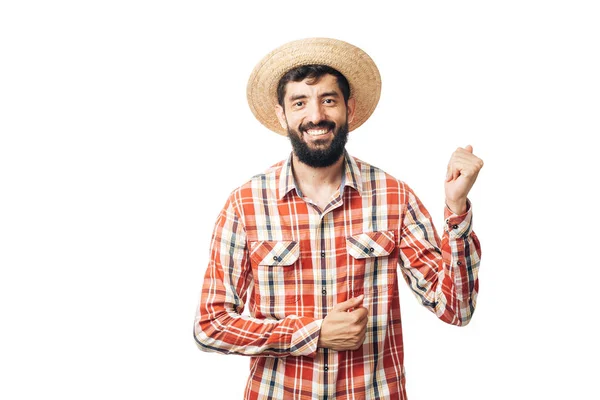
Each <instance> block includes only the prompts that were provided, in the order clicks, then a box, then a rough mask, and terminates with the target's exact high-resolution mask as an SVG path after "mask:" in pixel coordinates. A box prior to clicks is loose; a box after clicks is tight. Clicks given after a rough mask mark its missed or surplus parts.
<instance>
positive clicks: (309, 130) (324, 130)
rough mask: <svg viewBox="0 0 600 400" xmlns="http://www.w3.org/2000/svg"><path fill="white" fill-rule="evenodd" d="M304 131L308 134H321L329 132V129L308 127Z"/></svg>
mask: <svg viewBox="0 0 600 400" xmlns="http://www.w3.org/2000/svg"><path fill="white" fill-rule="evenodd" d="M304 132H305V133H307V134H308V135H310V136H321V135H324V134H326V133H327V132H329V129H308V130H306V131H304Z"/></svg>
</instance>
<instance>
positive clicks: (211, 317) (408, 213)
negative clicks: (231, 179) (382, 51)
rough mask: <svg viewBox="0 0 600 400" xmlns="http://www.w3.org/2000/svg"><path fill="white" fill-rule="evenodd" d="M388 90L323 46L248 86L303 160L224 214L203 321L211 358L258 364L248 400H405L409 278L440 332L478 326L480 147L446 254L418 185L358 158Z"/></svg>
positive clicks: (275, 64) (268, 64) (344, 53)
mask: <svg viewBox="0 0 600 400" xmlns="http://www.w3.org/2000/svg"><path fill="white" fill-rule="evenodd" d="M380 88H381V80H380V77H379V72H378V69H377V67H376V66H375V64H374V62H373V61H372V59H371V58H370V57H369V56H368V55H367V54H365V53H364V52H363V51H362V50H360V49H358V48H356V47H354V46H352V45H350V44H348V43H345V42H342V41H339V40H333V39H323V38H318V39H305V40H299V41H294V42H291V43H288V44H285V45H283V46H281V47H280V48H278V49H276V50H274V51H273V52H272V53H270V54H269V55H267V56H266V57H265V58H264V59H263V60H262V61H261V62H260V63H259V64H258V65H257V67H256V68H255V70H254V71H253V73H252V75H251V77H250V80H249V82H248V88H247V95H248V101H249V104H250V108H251V109H252V111H253V113H254V114H255V116H256V117H257V118H258V120H259V121H261V122H262V123H263V124H264V125H265V126H266V127H268V128H269V129H271V130H273V131H275V132H277V133H279V134H287V136H288V137H289V139H290V141H291V143H292V148H293V151H292V154H291V155H290V157H289V158H288V159H287V160H285V161H281V162H279V163H278V164H275V165H274V166H273V167H271V168H270V169H268V170H267V171H266V172H265V173H263V174H261V175H258V176H255V177H254V178H252V179H251V180H250V181H249V182H248V183H246V184H244V185H242V186H241V187H240V188H238V189H236V190H235V191H234V192H233V193H232V194H231V195H230V197H229V199H228V200H227V202H226V204H225V206H224V208H223V210H222V211H221V213H220V215H219V218H218V220H217V222H216V226H215V229H214V234H213V239H212V242H211V253H210V260H209V265H208V269H207V271H206V276H205V281H204V285H203V288H202V295H201V299H200V305H199V307H198V311H197V315H196V320H195V338H196V341H197V344H198V346H199V348H200V349H202V350H205V351H214V352H221V353H225V354H242V355H248V356H252V359H251V367H250V377H249V379H248V383H247V385H246V391H245V398H246V399H313V398H315V399H316V398H318V399H405V398H406V392H405V385H404V383H405V380H404V365H403V344H402V326H401V322H400V321H401V318H400V303H399V298H398V287H397V281H398V271H401V272H402V274H403V276H404V278H405V280H406V282H407V283H408V284H409V286H410V288H411V289H412V291H413V292H414V293H415V295H416V297H417V299H418V300H419V301H420V302H421V303H422V304H423V305H424V306H425V307H426V308H428V309H429V310H430V311H432V312H434V313H435V314H436V315H437V316H438V317H439V318H440V319H441V320H443V321H445V322H447V323H450V324H454V325H466V324H467V323H468V322H469V320H470V318H471V316H472V314H473V311H474V309H475V301H476V296H477V287H478V279H477V273H478V268H479V258H480V247H479V242H478V240H477V237H476V236H475V234H474V233H473V231H472V229H471V208H470V203H469V202H468V201H467V195H468V193H469V190H470V189H471V187H472V186H473V183H474V182H475V179H476V177H477V174H478V172H479V170H480V168H481V167H482V165H483V163H482V161H481V160H480V159H479V158H477V157H476V156H475V155H473V154H472V148H471V147H470V146H467V148H465V149H462V148H459V149H457V150H456V151H455V152H454V154H453V155H452V157H451V159H450V162H449V165H448V172H447V179H446V182H445V192H446V209H445V218H446V220H445V225H444V234H443V237H442V239H441V240H440V238H439V237H438V235H437V233H436V231H435V228H434V226H433V224H432V222H431V218H430V216H429V214H428V212H427V211H426V209H425V208H424V207H423V205H422V204H421V203H420V201H419V199H418V198H417V197H416V195H415V194H414V193H413V192H412V190H411V189H410V188H409V187H408V186H407V185H406V184H405V183H403V182H401V181H399V180H397V179H395V178H393V177H392V176H390V175H388V174H386V173H385V172H383V171H381V170H379V169H377V168H375V167H373V166H371V165H369V164H367V163H366V162H363V161H361V160H358V159H356V158H353V157H351V156H350V155H349V154H347V152H346V151H345V144H346V140H347V135H348V132H349V131H352V130H354V129H356V128H357V127H358V126H360V125H361V124H362V123H363V122H364V121H366V120H367V119H368V118H369V116H370V115H371V114H372V112H373V110H374V109H375V106H376V105H377V102H378V100H379V93H380ZM398 265H399V267H400V268H398ZM243 310H247V314H244V315H242V311H243Z"/></svg>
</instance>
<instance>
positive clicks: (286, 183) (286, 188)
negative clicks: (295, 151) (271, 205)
mask: <svg viewBox="0 0 600 400" xmlns="http://www.w3.org/2000/svg"><path fill="white" fill-rule="evenodd" d="M346 186H350V187H351V188H354V189H355V190H357V191H358V192H359V193H361V194H362V181H361V175H360V168H359V167H358V165H357V164H356V160H355V159H354V158H353V157H351V156H350V155H349V154H348V152H344V174H343V175H342V184H341V188H342V190H343V188H344V187H346ZM292 189H295V190H296V193H297V194H298V196H300V197H302V192H300V188H298V186H297V185H296V180H295V179H294V174H293V173H292V154H290V156H289V157H288V159H287V160H286V161H285V162H284V163H283V165H282V167H281V175H280V176H279V193H278V196H277V197H278V198H279V199H280V200H281V199H283V198H284V197H285V196H286V195H287V194H288V193H289V192H291V191H292Z"/></svg>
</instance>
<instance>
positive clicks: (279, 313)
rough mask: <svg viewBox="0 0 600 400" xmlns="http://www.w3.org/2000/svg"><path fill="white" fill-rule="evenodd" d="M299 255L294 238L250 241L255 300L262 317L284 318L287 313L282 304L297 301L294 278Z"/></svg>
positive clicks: (298, 248) (297, 244)
mask: <svg viewBox="0 0 600 400" xmlns="http://www.w3.org/2000/svg"><path fill="white" fill-rule="evenodd" d="M299 258H300V245H299V243H298V242H295V241H258V242H251V243H250V262H251V264H252V269H253V272H254V283H255V289H256V295H257V297H256V300H257V304H258V306H259V309H260V310H261V312H262V313H263V314H264V315H265V316H270V317H273V318H284V317H285V316H286V315H287V314H288V313H289V310H288V309H287V308H286V305H287V304H294V303H296V302H297V301H298V298H299V295H298V291H297V289H296V286H295V285H296V279H295V277H296V273H297V271H296V269H297V268H298V264H299Z"/></svg>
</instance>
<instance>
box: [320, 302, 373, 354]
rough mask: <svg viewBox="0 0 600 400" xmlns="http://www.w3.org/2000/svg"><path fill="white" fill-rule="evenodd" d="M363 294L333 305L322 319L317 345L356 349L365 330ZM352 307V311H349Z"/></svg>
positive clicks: (338, 348)
mask: <svg viewBox="0 0 600 400" xmlns="http://www.w3.org/2000/svg"><path fill="white" fill-rule="evenodd" d="M363 298H364V295H360V296H358V297H354V298H352V299H349V300H346V301H344V302H342V303H339V304H337V305H335V306H334V307H333V308H332V309H331V311H330V312H329V314H327V316H326V317H325V319H324V320H323V324H322V325H321V335H320V336H319V343H318V346H319V347H326V348H328V349H332V350H336V351H344V350H356V349H358V348H359V347H360V346H362V344H363V342H364V341H365V333H366V332H367V320H368V312H367V309H366V308H364V307H359V306H360V305H361V304H362V301H363ZM351 309H353V310H352V311H350V310H351Z"/></svg>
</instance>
